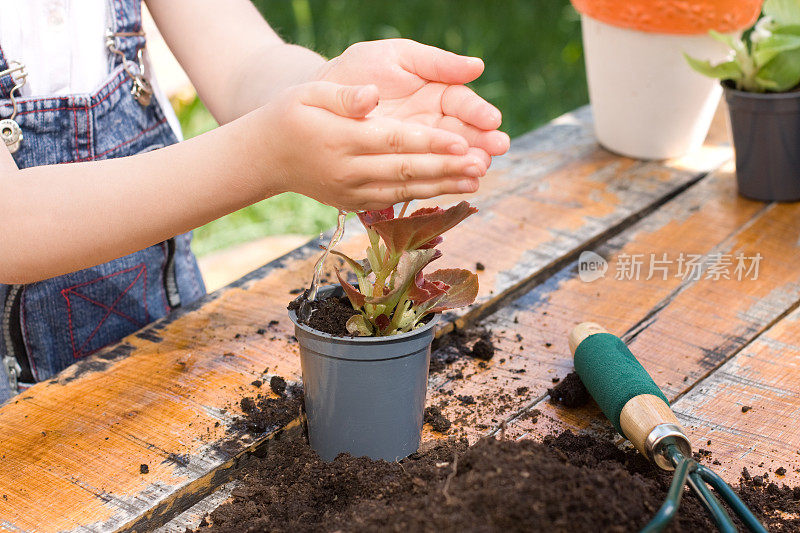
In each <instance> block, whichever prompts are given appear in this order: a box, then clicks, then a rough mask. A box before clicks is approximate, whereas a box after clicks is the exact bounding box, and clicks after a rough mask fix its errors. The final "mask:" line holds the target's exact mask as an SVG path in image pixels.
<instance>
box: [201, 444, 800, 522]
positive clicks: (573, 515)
mask: <svg viewBox="0 0 800 533" xmlns="http://www.w3.org/2000/svg"><path fill="white" fill-rule="evenodd" d="M756 478H758V481H756ZM670 479H671V476H670V475H669V474H667V473H664V472H662V471H660V470H658V469H657V468H655V467H653V466H652V465H651V464H650V463H648V462H647V461H646V460H645V459H644V458H643V457H642V456H641V455H639V454H638V453H636V452H635V451H633V450H631V449H627V450H623V449H620V448H618V447H617V446H616V445H614V444H613V443H612V442H610V441H607V440H603V439H599V438H595V437H592V436H576V435H574V434H572V433H570V432H565V433H562V434H560V435H558V436H549V437H545V439H544V442H543V443H538V442H535V441H532V440H521V441H500V440H495V439H493V438H488V439H484V440H481V441H479V442H478V443H477V444H475V445H474V446H472V447H469V448H468V447H467V446H466V443H465V442H463V441H453V440H449V441H439V442H438V443H437V444H436V445H434V446H433V447H431V448H430V449H428V450H427V451H424V452H421V453H417V454H414V455H412V456H411V457H409V458H407V459H405V460H404V461H402V462H400V463H389V462H385V461H372V460H370V459H367V458H354V457H350V456H349V455H346V454H342V455H340V456H339V457H338V458H337V459H336V460H334V461H333V462H330V463H324V462H322V461H321V460H320V459H319V458H318V457H317V455H316V454H315V453H314V452H313V451H312V450H311V449H310V448H309V446H308V445H307V444H305V443H303V442H299V441H292V442H277V443H275V444H274V445H273V446H271V447H270V448H269V451H268V452H267V454H266V455H265V456H264V457H251V458H249V459H248V460H247V463H246V464H245V466H244V467H243V469H242V470H241V474H240V475H239V480H240V484H239V486H238V487H237V488H236V489H234V491H233V494H232V499H231V500H230V501H229V502H228V503H225V504H223V505H222V506H220V507H219V508H217V509H216V510H215V511H214V512H212V513H211V514H210V515H209V516H207V517H206V518H205V519H204V520H203V523H202V524H201V527H200V528H198V529H197V530H196V531H198V532H245V531H251V532H255V531H330V532H333V531H348V532H349V531H432V532H433V531H436V532H450V531H452V532H456V531H458V532H461V531H470V532H471V531H476V532H477V531H487V532H488V531H553V532H570V533H574V532H578V531H591V532H594V531H611V532H623V531H625V532H628V531H638V530H639V529H640V528H641V527H642V526H644V525H645V524H646V523H647V522H648V521H649V520H650V519H651V518H652V516H653V515H654V514H655V513H656V511H657V510H658V508H659V506H660V505H661V503H662V502H663V499H664V497H665V495H666V492H667V488H668V486H669V482H670ZM735 490H736V491H737V492H738V493H739V494H740V496H741V497H742V499H743V500H744V501H745V503H747V504H748V505H749V506H750V508H751V509H753V510H754V511H755V512H756V514H757V515H758V516H759V517H760V518H761V520H762V521H763V522H764V523H765V525H766V526H767V527H768V528H769V530H770V531H779V532H783V531H786V532H788V531H798V530H800V488H795V489H792V488H789V487H786V486H782V485H778V484H777V483H774V482H771V481H769V477H768V475H767V474H765V475H763V476H750V474H749V473H745V474H744V476H743V478H742V479H741V481H740V484H739V485H737V486H736V487H735ZM712 530H714V526H713V524H712V522H711V520H710V519H709V518H708V515H707V514H706V512H705V510H704V508H703V507H702V506H701V504H700V503H699V501H698V500H697V499H696V498H695V497H694V496H693V495H691V494H690V493H688V492H687V493H685V495H684V498H683V500H682V502H681V507H680V512H679V515H678V518H677V519H676V521H675V522H674V523H673V524H672V525H671V526H670V528H669V529H668V531H712Z"/></svg>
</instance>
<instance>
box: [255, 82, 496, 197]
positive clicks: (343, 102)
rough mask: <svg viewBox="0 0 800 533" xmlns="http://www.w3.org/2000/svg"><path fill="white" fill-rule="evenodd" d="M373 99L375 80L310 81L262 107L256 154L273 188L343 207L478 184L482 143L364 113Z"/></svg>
mask: <svg viewBox="0 0 800 533" xmlns="http://www.w3.org/2000/svg"><path fill="white" fill-rule="evenodd" d="M377 105H378V89H377V88H376V87H375V86H374V85H366V86H343V85H337V84H334V83H330V82H311V83H306V84H303V85H298V86H295V87H293V88H290V89H287V90H286V91H284V93H283V94H282V95H281V96H280V97H278V98H277V99H275V100H274V101H273V102H271V103H270V104H268V105H266V106H265V107H263V108H261V110H260V111H258V112H257V113H259V115H257V116H259V120H260V121H261V122H260V125H261V130H262V131H263V130H264V129H265V128H264V126H265V125H266V126H267V128H268V131H266V132H265V134H266V135H265V137H264V138H265V139H266V142H267V143H268V146H267V147H266V149H265V150H264V152H263V153H264V154H271V155H270V156H269V157H270V158H271V159H270V162H271V163H272V164H273V165H274V166H273V167H272V169H271V172H273V173H274V172H279V173H280V174H281V176H282V178H281V181H282V186H281V187H280V189H281V190H285V191H294V192H297V193H300V194H304V195H306V196H310V197H312V198H315V199H317V200H319V201H320V202H323V203H326V204H329V205H333V206H335V207H338V208H341V209H345V210H348V211H356V210H363V209H381V208H384V207H387V206H389V205H392V204H395V203H398V202H404V201H407V200H411V199H414V198H430V197H432V196H437V195H440V194H450V193H464V192H473V191H475V190H477V188H478V179H477V178H479V177H480V176H483V175H484V174H485V173H486V169H487V167H488V164H489V161H488V157H487V156H486V155H485V153H484V152H483V151H482V150H477V149H471V148H469V146H468V143H467V141H466V140H465V139H464V137H462V136H461V135H459V134H457V133H453V132H451V131H446V130H444V129H439V128H434V127H431V126H426V125H423V124H419V123H414V122H409V121H401V120H397V119H394V118H388V117H383V116H375V117H369V118H364V117H366V115H367V114H369V113H370V112H371V111H373V109H375V107H376V106H377ZM261 113H266V116H264V115H261ZM265 170H266V171H268V172H269V171H270V169H269V168H266V169H265ZM272 179H274V174H273V178H272Z"/></svg>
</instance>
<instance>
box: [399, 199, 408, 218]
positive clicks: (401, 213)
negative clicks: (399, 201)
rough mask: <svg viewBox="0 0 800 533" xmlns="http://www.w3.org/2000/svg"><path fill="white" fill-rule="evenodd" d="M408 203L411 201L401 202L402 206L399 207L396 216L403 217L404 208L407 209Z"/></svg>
mask: <svg viewBox="0 0 800 533" xmlns="http://www.w3.org/2000/svg"><path fill="white" fill-rule="evenodd" d="M410 203H411V202H410V201H409V202H403V207H401V208H400V214H399V215H397V218H403V216H404V215H405V214H406V209H408V204H410Z"/></svg>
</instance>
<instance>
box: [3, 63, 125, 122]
mask: <svg viewBox="0 0 800 533" xmlns="http://www.w3.org/2000/svg"><path fill="white" fill-rule="evenodd" d="M129 78H130V76H128V73H127V72H126V73H125V75H124V76H123V77H122V80H120V82H119V83H118V84H117V85H116V86H115V87H114V88H113V89H111V90H110V91H109V92H108V93H107V94H106V95H105V96H103V97H102V98H101V99H100V100H98V101H97V102H95V103H93V104H92V105H90V106H88V107H87V108H88V109H94V108H95V107H97V106H98V105H100V103H102V102H103V101H105V100H106V99H107V98H108V97H109V96H111V95H112V94H114V93H115V92H117V90H118V89H119V88H120V87H122V85H123V84H124V83H125V82H126V81H128V79H129ZM111 81H114V80H111ZM111 81H110V82H108V84H106V85H105V86H103V88H105V87H106V86H107V85H109V84H110V83H111ZM101 92H103V89H100V90H99V91H97V93H96V94H100V93H101ZM44 100H54V99H53V98H43V99H42V100H28V101H27V102H33V101H44ZM55 100H59V98H55ZM27 102H26V103H27ZM83 107H85V106H78V107H73V106H65V107H51V108H46V109H29V110H28V111H20V112H19V113H17V115H27V114H29V113H43V112H45V111H72V110H75V109H83Z"/></svg>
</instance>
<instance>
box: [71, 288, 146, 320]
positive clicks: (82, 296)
mask: <svg viewBox="0 0 800 533" xmlns="http://www.w3.org/2000/svg"><path fill="white" fill-rule="evenodd" d="M137 279H138V278H137ZM68 292H69V294H72V295H74V296H77V297H78V298H83V299H84V300H86V301H87V302H89V303H93V304H94V305H96V306H98V307H102V308H103V309H105V310H106V311H111V312H112V313H114V314H115V315H119V316H121V317H122V318H124V319H125V320H128V321H129V322H131V323H132V324H133V325H134V326H138V327H140V328H141V327H143V326H144V325H145V324H143V323H141V322H139V321H138V320H136V319H135V318H133V317H131V316H128V315H127V314H125V313H123V312H122V311H120V310H119V309H114V308H113V307H108V306H107V305H106V304H104V303H100V302H98V301H97V300H95V299H93V298H89V297H88V296H86V295H85V294H81V293H79V292H75V291H68Z"/></svg>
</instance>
